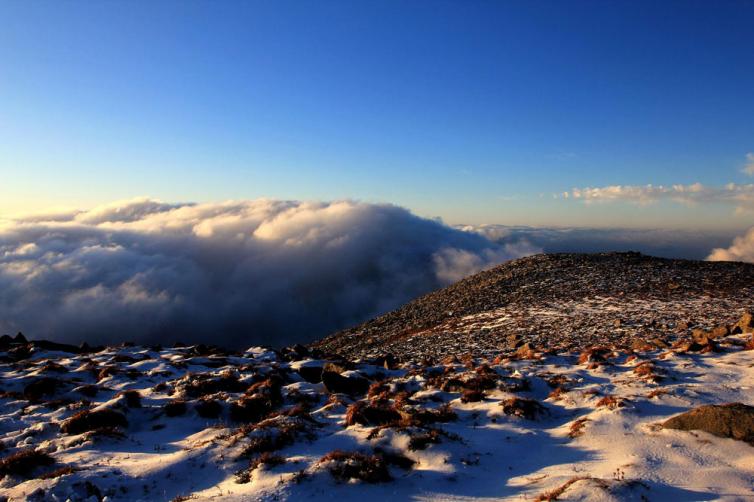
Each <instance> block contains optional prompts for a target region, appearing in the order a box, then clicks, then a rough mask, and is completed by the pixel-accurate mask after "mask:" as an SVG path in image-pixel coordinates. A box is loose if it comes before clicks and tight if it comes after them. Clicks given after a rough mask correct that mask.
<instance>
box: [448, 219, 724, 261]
mask: <svg viewBox="0 0 754 502" xmlns="http://www.w3.org/2000/svg"><path fill="white" fill-rule="evenodd" d="M458 228H460V229H462V230H465V231H468V232H476V233H479V234H481V235H483V236H484V237H485V238H487V239H488V240H490V241H493V242H496V243H498V244H500V245H507V246H513V245H515V243H517V242H526V243H528V245H529V246H533V247H535V248H538V249H542V250H543V252H545V253H598V252H607V251H640V252H642V253H645V254H649V255H653V256H662V257H666V258H686V259H691V260H703V259H705V258H706V257H707V256H708V255H709V253H710V249H712V248H715V247H723V246H727V245H728V244H729V243H730V242H731V241H732V240H733V238H734V237H735V236H736V234H737V231H736V230H735V229H726V230H718V231H713V230H705V231H695V230H678V229H676V230H672V229H635V228H583V227H574V228H567V227H566V228H563V227H559V228H547V227H528V226H507V225H478V226H473V225H466V226H460V227H458Z"/></svg>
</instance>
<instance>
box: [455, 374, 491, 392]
mask: <svg viewBox="0 0 754 502" xmlns="http://www.w3.org/2000/svg"><path fill="white" fill-rule="evenodd" d="M496 386H497V378H496V377H493V376H490V375H480V376H477V377H474V378H469V379H467V380H466V381H465V382H463V388H464V389H468V390H476V391H481V390H490V389H494V388H495V387H496Z"/></svg>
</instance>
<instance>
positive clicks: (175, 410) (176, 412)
mask: <svg viewBox="0 0 754 502" xmlns="http://www.w3.org/2000/svg"><path fill="white" fill-rule="evenodd" d="M162 410H163V411H164V412H165V415H167V416H169V417H177V416H180V415H184V414H185V413H186V401H184V400H182V399H174V400H173V401H170V402H169V403H167V404H166V405H165V406H164V407H163V408H162Z"/></svg>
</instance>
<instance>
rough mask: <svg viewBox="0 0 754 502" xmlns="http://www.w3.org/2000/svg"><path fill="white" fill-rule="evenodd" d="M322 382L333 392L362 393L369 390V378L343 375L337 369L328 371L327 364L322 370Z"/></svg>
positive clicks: (351, 394)
mask: <svg viewBox="0 0 754 502" xmlns="http://www.w3.org/2000/svg"><path fill="white" fill-rule="evenodd" d="M322 383H323V384H324V385H325V388H326V389H327V392H329V393H331V394H348V395H350V396H356V395H362V394H365V393H366V392H367V390H369V380H367V379H366V378H364V377H359V376H355V375H350V376H347V377H346V376H343V375H341V374H340V373H336V372H335V371H328V367H327V365H326V366H325V369H324V370H323V371H322Z"/></svg>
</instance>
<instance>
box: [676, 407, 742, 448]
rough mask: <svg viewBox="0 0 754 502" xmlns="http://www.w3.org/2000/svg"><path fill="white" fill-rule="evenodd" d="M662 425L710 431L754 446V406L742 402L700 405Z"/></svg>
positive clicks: (683, 429)
mask: <svg viewBox="0 0 754 502" xmlns="http://www.w3.org/2000/svg"><path fill="white" fill-rule="evenodd" d="M662 426H663V427H664V428H666V429H677V430H682V431H690V430H699V431H704V432H709V433H710V434H713V435H715V436H719V437H726V438H732V439H737V440H739V441H746V442H747V443H749V444H751V445H752V446H754V406H747V405H745V404H742V403H729V404H723V405H707V406H700V407H698V408H694V409H693V410H690V411H687V412H686V413H682V414H680V415H677V416H675V417H673V418H671V419H669V420H667V421H665V423H663V424H662Z"/></svg>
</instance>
